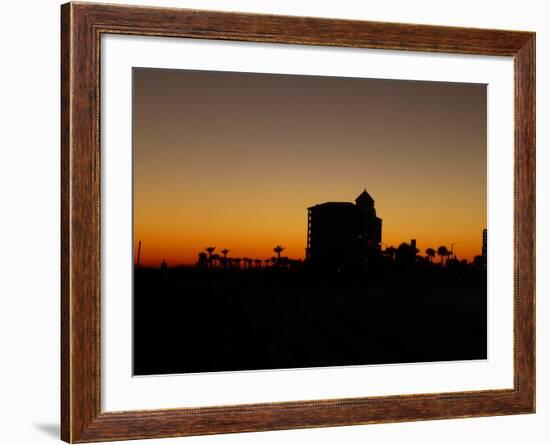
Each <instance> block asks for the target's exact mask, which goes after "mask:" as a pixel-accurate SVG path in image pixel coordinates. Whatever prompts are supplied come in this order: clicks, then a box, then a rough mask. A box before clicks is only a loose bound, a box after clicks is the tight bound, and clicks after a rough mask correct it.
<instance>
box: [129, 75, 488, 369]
mask: <svg viewBox="0 0 550 445" xmlns="http://www.w3.org/2000/svg"><path fill="white" fill-rule="evenodd" d="M132 76H133V105H132V106H133V199H134V202H133V205H134V214H133V237H134V238H133V243H134V249H133V373H134V375H136V376H146V375H163V374H185V373H206V372H208V373H210V372H229V371H251V370H270V369H298V368H318V367H335V366H366V365H385V364H403V363H426V362H444V361H465V360H486V359H487V186H486V183H487V89H486V85H485V84H469V83H449V82H428V81H410V80H388V79H368V78H351V77H328V76H303V75H280V74H260V73H240V72H221V71H219V72H215V71H193V70H169V69H152V68H134V69H133V74H132Z"/></svg>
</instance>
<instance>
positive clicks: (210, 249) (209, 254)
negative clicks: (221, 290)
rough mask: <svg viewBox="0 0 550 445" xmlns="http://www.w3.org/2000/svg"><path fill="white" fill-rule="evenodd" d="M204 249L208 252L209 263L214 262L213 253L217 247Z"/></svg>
mask: <svg viewBox="0 0 550 445" xmlns="http://www.w3.org/2000/svg"><path fill="white" fill-rule="evenodd" d="M204 250H206V251H207V252H208V264H210V265H211V264H212V254H213V253H214V250H216V248H215V247H206V248H205V249H204Z"/></svg>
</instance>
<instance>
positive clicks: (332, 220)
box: [306, 190, 382, 266]
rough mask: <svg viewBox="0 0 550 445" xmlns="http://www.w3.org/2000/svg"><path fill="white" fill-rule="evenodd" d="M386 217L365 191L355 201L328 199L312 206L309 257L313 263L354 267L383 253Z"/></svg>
mask: <svg viewBox="0 0 550 445" xmlns="http://www.w3.org/2000/svg"><path fill="white" fill-rule="evenodd" d="M381 241H382V219H380V218H379V217H378V216H376V209H375V208H374V199H373V198H372V196H370V195H369V194H368V192H367V191H366V190H364V191H363V192H362V193H361V194H360V195H359V196H358V197H357V198H356V199H355V204H353V203H351V202H325V203H323V204H317V205H315V206H313V207H309V208H308V231H307V247H306V259H307V260H308V261H309V262H310V263H311V264H316V265H321V264H323V265H333V266H348V265H349V266H352V265H358V264H362V263H364V262H366V261H369V260H370V259H372V258H374V257H375V256H377V255H378V254H379V253H380V247H381Z"/></svg>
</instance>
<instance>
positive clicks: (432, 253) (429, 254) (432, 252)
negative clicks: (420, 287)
mask: <svg viewBox="0 0 550 445" xmlns="http://www.w3.org/2000/svg"><path fill="white" fill-rule="evenodd" d="M426 256H427V257H428V259H429V260H430V263H431V262H432V260H433V258H434V257H435V250H434V249H432V248H431V247H428V248H427V249H426Z"/></svg>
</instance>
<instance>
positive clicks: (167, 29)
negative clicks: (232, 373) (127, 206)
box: [61, 3, 535, 443]
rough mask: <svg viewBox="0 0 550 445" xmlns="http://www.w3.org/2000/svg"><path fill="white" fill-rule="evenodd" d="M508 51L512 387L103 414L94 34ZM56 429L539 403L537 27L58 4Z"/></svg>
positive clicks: (238, 424) (387, 418)
mask: <svg viewBox="0 0 550 445" xmlns="http://www.w3.org/2000/svg"><path fill="white" fill-rule="evenodd" d="M106 33H108V34H128V35H145V36H167V37H179V38H194V39H221V40H240V41H249V42H276V43H291V44H300V45H327V46H341V47H354V48H379V49H392V50H409V51H428V52H446V53H462V54H478V55H498V56H512V57H513V58H514V70H515V87H514V88H515V128H514V132H515V133H514V134H515V172H514V175H515V176H514V177H515V198H514V199H515V201H514V202H515V217H514V218H515V219H514V224H515V226H514V231H515V236H514V245H515V252H514V387H513V389H506V390H486V391H473V392H472V391H470V392H454V393H436V394H417V395H399V396H384V397H367V398H349V399H332V400H312V401H300V402H288V403H264V404H252V405H237V406H218V407H216V406H213V407H210V408H188V409H187V408H186V409H167V410H152V411H129V412H102V410H101V404H100V360H101V348H100V337H101V329H100V317H99V313H100V304H101V296H100V267H99V266H100V256H99V252H100V251H99V249H100V181H101V178H100V143H99V141H100V138H99V131H100V128H99V127H100V123H99V122H100V121H99V113H100V54H101V45H100V38H101V36H102V34H106ZM61 35H62V43H61V68H62V69H61V152H62V157H61V171H62V178H61V199H62V200H61V202H62V211H61V221H62V226H61V231H62V244H61V261H62V263H61V266H62V267H61V270H62V271H61V333H62V337H61V353H62V354H61V369H62V373H61V437H62V439H63V440H65V441H67V442H71V443H76V442H95V441H107V440H123V439H139V438H154V437H175V436H185V435H200V434H216V433H230V432H245V431H264V430H280V429H289V428H307V427H322V426H338V425H352V424H368V423H381V422H403V421H413V420H428V419H442V418H458V417H475V416H495V415H508V414H520V413H533V412H534V411H535V34H534V33H530V32H517V31H500V30H485V29H467V28H452V27H438V26H425V25H409V24H393V23H380V22H362V21H348V20H332V19H321V18H304V17H285V16H272V15H255V14H241V13H221V12H211V11H196V10H185V9H172V8H148V7H134V6H117V5H107V4H92V3H67V4H65V5H63V6H62V7H61Z"/></svg>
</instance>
